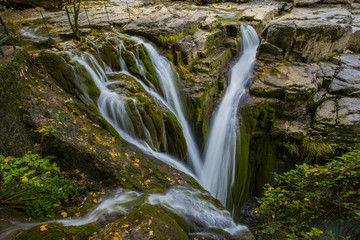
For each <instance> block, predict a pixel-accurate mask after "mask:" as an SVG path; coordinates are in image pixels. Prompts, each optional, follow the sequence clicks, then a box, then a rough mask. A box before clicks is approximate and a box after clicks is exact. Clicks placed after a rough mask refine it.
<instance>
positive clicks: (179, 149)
mask: <svg viewBox="0 0 360 240" xmlns="http://www.w3.org/2000/svg"><path fill="white" fill-rule="evenodd" d="M165 130H166V140H167V149H168V151H169V153H171V154H174V155H175V156H177V157H178V158H180V159H185V157H186V155H187V145H186V141H185V137H184V135H183V132H182V127H181V125H180V123H179V122H178V121H177V119H176V118H175V117H174V116H173V115H172V114H171V113H170V112H168V113H167V114H166V119H165Z"/></svg>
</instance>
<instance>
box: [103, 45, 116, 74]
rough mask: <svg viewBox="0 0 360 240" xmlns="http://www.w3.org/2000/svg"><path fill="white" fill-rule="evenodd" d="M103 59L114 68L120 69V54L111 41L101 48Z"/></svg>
mask: <svg viewBox="0 0 360 240" xmlns="http://www.w3.org/2000/svg"><path fill="white" fill-rule="evenodd" d="M99 50H100V56H101V59H102V60H103V61H104V62H105V63H106V64H107V65H108V66H110V67H111V69H113V70H120V56H119V53H118V51H117V50H116V49H115V47H114V46H113V45H112V44H111V43H110V42H105V43H103V44H102V46H101V47H100V48H99Z"/></svg>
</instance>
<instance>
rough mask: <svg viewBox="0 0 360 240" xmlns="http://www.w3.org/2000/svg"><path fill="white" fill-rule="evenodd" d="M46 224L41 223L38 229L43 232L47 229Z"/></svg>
mask: <svg viewBox="0 0 360 240" xmlns="http://www.w3.org/2000/svg"><path fill="white" fill-rule="evenodd" d="M47 226H48V224H45V225H41V226H40V231H41V232H43V231H46V230H48V229H47Z"/></svg>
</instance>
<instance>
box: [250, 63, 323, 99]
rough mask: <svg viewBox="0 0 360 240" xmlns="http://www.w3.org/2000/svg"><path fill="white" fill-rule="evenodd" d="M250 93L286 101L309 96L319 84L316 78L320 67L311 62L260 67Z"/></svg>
mask: <svg viewBox="0 0 360 240" xmlns="http://www.w3.org/2000/svg"><path fill="white" fill-rule="evenodd" d="M257 71H258V74H257V75H255V82H254V83H253V84H252V86H251V87H250V93H252V94H254V95H255V96H258V97H277V98H280V99H286V100H287V101H295V100H300V99H308V98H310V97H311V96H312V95H313V94H314V93H315V91H317V89H318V88H319V86H320V85H321V81H319V80H318V79H317V78H316V75H317V73H319V72H320V69H319V67H318V66H317V65H315V64H313V65H310V66H308V67H306V66H302V65H299V66H296V65H273V66H267V67H263V68H262V67H260V69H258V70H257Z"/></svg>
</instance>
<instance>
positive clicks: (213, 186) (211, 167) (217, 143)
mask: <svg viewBox="0 0 360 240" xmlns="http://www.w3.org/2000/svg"><path fill="white" fill-rule="evenodd" d="M241 34H242V41H243V43H242V44H243V45H242V48H243V49H242V50H243V52H242V55H241V57H240V58H239V60H238V62H237V63H236V64H235V66H234V67H233V68H232V69H231V78H230V83H229V86H228V88H227V90H226V93H225V95H224V97H223V99H222V100H221V103H220V105H219V106H218V109H217V112H216V114H215V116H214V119H213V120H212V123H211V128H210V134H209V138H208V139H207V142H206V147H205V162H204V167H203V170H202V172H201V175H200V176H199V178H200V182H201V184H202V186H204V187H205V188H206V189H207V190H208V191H210V192H211V193H212V194H213V195H214V196H215V197H216V198H217V199H219V200H220V201H221V202H222V204H223V205H224V206H226V205H227V200H228V196H229V193H230V190H231V188H232V185H233V184H234V178H235V162H236V143H237V138H238V137H239V118H238V116H237V110H238V105H239V102H240V99H241V96H242V95H243V94H244V93H245V84H246V82H247V80H248V76H249V73H250V71H251V70H252V68H253V64H254V62H255V60H256V50H257V46H258V44H259V40H258V36H257V33H256V32H255V30H254V29H253V28H252V27H250V26H246V25H242V26H241Z"/></svg>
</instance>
